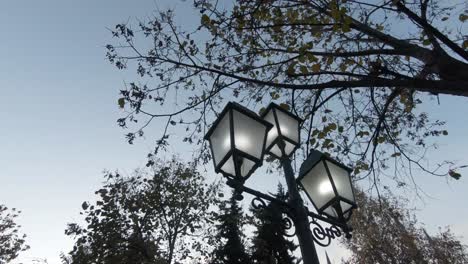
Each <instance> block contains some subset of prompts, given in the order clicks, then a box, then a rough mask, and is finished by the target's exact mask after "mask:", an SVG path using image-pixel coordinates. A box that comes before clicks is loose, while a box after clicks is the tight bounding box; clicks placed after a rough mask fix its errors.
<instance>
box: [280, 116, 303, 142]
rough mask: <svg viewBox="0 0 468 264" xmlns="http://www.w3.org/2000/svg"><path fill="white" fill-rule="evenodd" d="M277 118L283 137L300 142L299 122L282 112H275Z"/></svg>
mask: <svg viewBox="0 0 468 264" xmlns="http://www.w3.org/2000/svg"><path fill="white" fill-rule="evenodd" d="M275 112H276V116H277V117H278V123H279V127H280V131H281V135H283V136H284V137H287V138H289V139H291V140H292V141H294V142H296V143H298V142H299V138H298V136H299V121H298V120H297V119H295V118H293V117H291V116H289V115H287V114H285V113H283V112H282V111H281V110H275Z"/></svg>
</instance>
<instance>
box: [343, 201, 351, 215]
mask: <svg viewBox="0 0 468 264" xmlns="http://www.w3.org/2000/svg"><path fill="white" fill-rule="evenodd" d="M340 206H341V211H342V212H343V213H345V212H346V211H348V210H349V209H351V207H353V206H352V205H351V204H349V203H347V202H343V201H340Z"/></svg>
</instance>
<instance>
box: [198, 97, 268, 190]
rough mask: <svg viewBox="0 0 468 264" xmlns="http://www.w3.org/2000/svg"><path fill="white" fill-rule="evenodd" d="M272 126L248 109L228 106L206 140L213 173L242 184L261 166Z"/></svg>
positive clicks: (232, 104)
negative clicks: (221, 174) (210, 154)
mask: <svg viewBox="0 0 468 264" xmlns="http://www.w3.org/2000/svg"><path fill="white" fill-rule="evenodd" d="M270 128H271V124H269V123H268V122H266V121H263V120H261V119H260V118H259V117H258V115H257V114H256V113H254V112H252V111H250V110H249V109H247V108H245V107H243V106H241V105H239V104H237V103H232V102H230V103H228V104H227V105H226V107H225V108H224V110H223V112H221V114H220V115H219V117H218V119H217V120H216V121H215V123H214V124H213V126H211V128H210V130H208V133H207V134H206V135H205V139H206V140H209V142H210V147H211V152H212V154H213V162H214V166H215V172H216V173H219V172H221V173H223V175H225V176H227V177H230V178H234V179H236V180H238V181H241V182H244V181H245V180H246V179H247V178H248V177H249V176H250V175H252V173H253V172H254V171H255V169H257V168H258V167H259V166H261V165H262V161H263V156H264V153H265V142H266V135H267V132H268V130H270Z"/></svg>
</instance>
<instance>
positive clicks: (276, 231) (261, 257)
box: [252, 185, 299, 264]
mask: <svg viewBox="0 0 468 264" xmlns="http://www.w3.org/2000/svg"><path fill="white" fill-rule="evenodd" d="M276 197H278V198H279V199H281V200H283V201H284V200H286V195H285V193H284V191H283V188H282V186H281V185H280V186H278V192H277V194H276ZM282 210H283V208H280V207H279V206H278V205H277V204H274V203H269V204H268V205H267V206H266V207H265V208H263V209H261V210H260V211H258V210H256V209H254V210H253V212H254V216H255V227H256V229H257V230H256V231H255V233H254V237H253V239H252V240H253V242H252V244H253V245H252V260H253V263H255V264H295V263H299V261H298V260H297V259H296V257H295V256H294V255H293V252H294V251H295V250H296V249H297V245H296V244H295V243H294V242H293V241H291V240H288V239H287V238H286V237H285V234H284V232H285V222H284V219H283V213H282Z"/></svg>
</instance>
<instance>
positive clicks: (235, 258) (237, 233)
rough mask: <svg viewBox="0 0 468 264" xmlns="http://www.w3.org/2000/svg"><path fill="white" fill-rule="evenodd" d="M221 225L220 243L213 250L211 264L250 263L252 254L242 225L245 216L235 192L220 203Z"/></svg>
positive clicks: (217, 239)
mask: <svg viewBox="0 0 468 264" xmlns="http://www.w3.org/2000/svg"><path fill="white" fill-rule="evenodd" d="M219 208H220V214H219V215H218V217H217V220H218V221H219V225H218V226H217V229H218V232H217V234H216V241H219V244H218V245H217V247H216V248H215V250H214V251H213V259H212V260H211V262H210V263H211V264H250V263H252V262H251V261H250V256H249V255H248V253H247V252H246V248H245V245H244V234H243V232H242V226H243V225H244V224H245V222H246V221H245V216H244V214H243V212H242V208H241V207H240V206H239V204H238V201H237V200H236V199H235V195H234V194H233V195H232V196H231V198H230V199H229V200H225V201H223V202H221V203H220V205H219Z"/></svg>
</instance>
